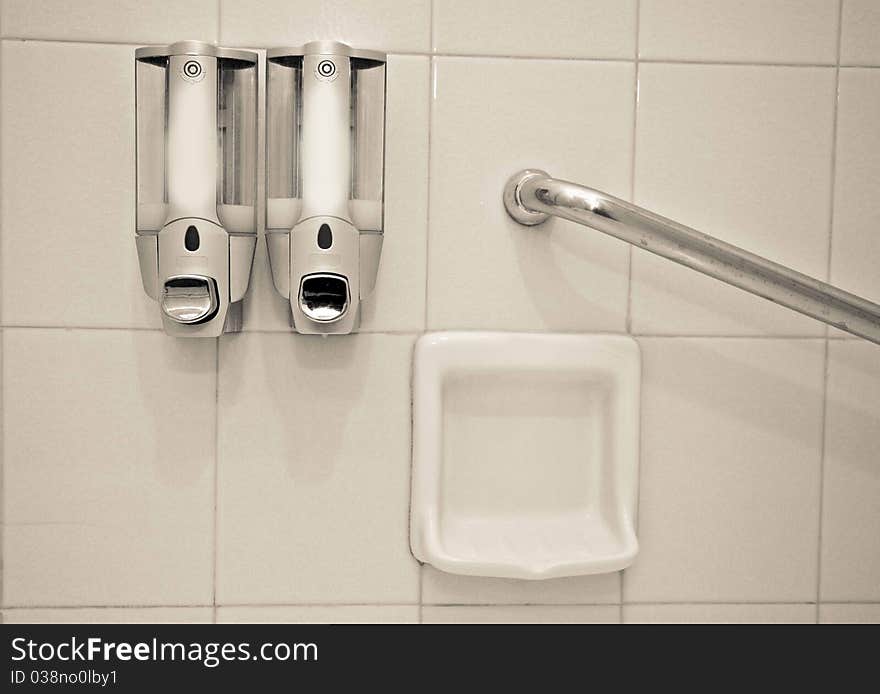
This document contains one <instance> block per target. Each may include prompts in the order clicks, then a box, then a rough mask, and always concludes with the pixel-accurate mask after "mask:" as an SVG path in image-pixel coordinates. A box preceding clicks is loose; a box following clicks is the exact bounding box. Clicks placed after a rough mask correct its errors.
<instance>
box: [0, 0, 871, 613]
mask: <svg viewBox="0 0 880 694" xmlns="http://www.w3.org/2000/svg"><path fill="white" fill-rule="evenodd" d="M530 7H531V6H530V5H529V4H528V3H521V2H518V1H514V2H503V3H502V2H497V1H492V0H481V1H479V2H465V1H464V0H460V1H458V2H453V1H449V0H433V2H432V0H418V1H417V2H412V1H407V2H404V1H403V0H381V1H380V2H372V3H360V2H353V1H352V0H331V1H330V2H319V0H294V1H291V0H284V1H282V0H271V1H268V2H267V1H266V0H261V1H260V2H256V1H245V2H242V1H241V0H239V1H237V2H229V1H227V0H204V1H202V2H191V3H182V4H181V3H178V4H177V5H175V6H173V7H172V6H170V5H168V4H167V3H158V2H149V1H147V2H145V1H143V0H140V1H139V2H129V1H128V0H122V1H114V2H110V1H109V0H83V1H81V2H77V3H59V2H52V1H50V0H37V1H33V0H29V1H28V2H24V0H0V35H2V38H3V41H2V49H0V103H2V106H0V318H2V325H0V331H2V340H0V357H2V369H0V372H2V373H0V378H2V382H0V402H2V405H3V408H2V436H3V441H2V460H3V466H4V467H3V478H4V484H3V518H4V524H3V533H2V535H3V537H2V539H3V547H2V554H3V557H2V559H3V566H4V570H3V579H2V603H0V607H2V608H3V613H2V614H3V619H4V620H5V621H7V622H16V621H145V620H149V621H153V620H156V621H212V620H213V621H220V622H225V621H281V622H358V621H398V622H412V621H419V620H420V619H421V621H425V622H435V621H436V622H442V621H445V622H450V621H451V622H455V621H459V622H461V621H482V622H509V621H535V622H617V621H619V620H620V619H621V615H622V618H623V621H626V622H630V621H666V622H672V621H725V622H738V621H782V622H795V621H815V620H816V619H817V618H818V619H819V620H820V621H823V622H830V621H875V622H876V621H880V612H878V600H880V594H878V592H877V586H880V563H878V561H877V557H878V556H880V547H878V546H877V542H876V538H877V537H878V536H880V532H878V531H880V526H878V518H880V507H878V506H877V504H876V502H875V499H876V498H878V497H880V490H878V489H877V488H876V487H877V481H878V479H880V468H878V465H877V463H878V459H877V455H876V453H875V452H876V451H877V450H880V425H878V421H880V410H878V408H877V405H876V403H877V397H876V395H877V392H878V391H880V357H878V356H877V354H878V353H877V351H876V350H877V348H876V347H874V346H871V345H868V344H867V343H862V342H858V341H855V340H849V339H847V340H841V339H839V338H840V337H841V336H842V333H838V332H837V331H831V333H830V339H829V338H826V334H825V330H824V328H823V327H822V326H820V325H818V324H816V323H813V322H811V321H809V320H808V319H805V318H801V317H799V316H795V315H794V314H791V313H789V312H787V311H784V310H782V309H779V308H777V307H774V306H772V305H769V304H766V303H765V302H761V301H760V300H757V299H753V298H751V297H747V296H743V295H740V294H739V293H737V292H736V291H735V290H728V289H727V288H725V287H723V286H721V285H719V284H717V283H715V282H714V281H712V280H708V279H704V278H701V277H698V276H696V275H693V274H692V273H689V272H688V271H685V270H682V269H680V268H678V267H675V266H670V265H669V264H668V263H665V261H660V260H655V259H653V258H652V257H649V256H647V255H645V254H643V253H641V252H639V251H636V252H634V253H631V252H630V250H629V248H628V247H626V246H625V245H624V244H622V243H620V242H617V241H615V240H613V239H609V238H605V237H602V236H601V235H599V234H598V233H591V232H588V231H585V230H582V229H580V228H578V227H576V226H574V225H572V224H569V223H565V222H562V221H556V222H551V223H549V224H547V225H545V226H544V227H542V228H538V229H531V230H529V229H524V228H521V227H518V226H516V225H515V224H513V223H511V222H510V221H509V220H508V219H507V218H506V216H505V215H504V212H503V210H502V207H501V203H500V190H501V188H502V185H503V182H504V180H505V179H506V178H507V176H509V175H510V174H511V173H513V172H514V171H515V170H517V169H519V168H523V167H526V166H532V167H542V168H546V169H547V170H549V171H551V172H552V173H554V174H555V175H558V176H560V177H563V178H569V179H572V180H576V181H582V182H584V183H586V184H589V185H592V186H595V187H599V188H604V189H606V190H608V191H609V192H611V193H613V194H615V195H618V196H621V197H624V198H627V199H634V200H635V201H636V202H637V203H641V204H645V205H648V206H651V207H653V208H655V209H656V210H657V211H658V212H660V213H663V214H667V215H670V216H673V217H675V218H678V219H680V220H681V221H683V222H685V223H688V224H692V225H694V226H697V227H698V228H700V229H703V230H705V231H708V232H711V233H715V234H717V235H719V236H720V237H722V238H724V239H726V240H728V241H731V242H733V243H737V244H742V245H745V246H747V247H749V248H751V249H753V250H755V251H757V252H759V253H764V254H767V255H769V256H770V257H772V258H775V259H778V260H780V261H782V262H785V263H788V264H791V265H792V266H794V267H796V268H797V269H800V270H802V271H805V272H808V273H811V274H814V275H816V276H818V277H820V278H825V277H827V276H828V275H829V272H830V277H831V279H832V280H833V281H834V282H836V283H839V284H841V285H842V286H844V287H846V288H848V289H851V290H853V291H857V292H862V293H864V294H865V295H867V296H868V298H871V299H874V300H878V299H880V285H878V284H877V272H876V270H875V268H876V266H877V263H878V259H880V256H878V255H877V253H878V248H880V245H878V243H880V242H878V239H880V235H878V234H877V223H876V220H875V218H874V206H875V205H874V202H875V200H876V198H877V195H878V192H880V191H878V188H877V185H876V184H877V180H880V163H878V162H880V155H878V152H880V130H878V128H877V118H874V117H873V114H874V112H876V111H877V110H878V109H880V102H878V93H880V88H878V84H880V83H878V77H877V74H875V73H876V72H877V70H878V69H880V41H878V40H877V36H880V11H878V3H876V2H874V1H873V0H843V2H842V3H840V2H838V0H801V1H796V0H777V1H774V2H757V0H744V1H743V2H737V3H729V2H722V1H721V0H718V1H714V0H712V1H709V0H700V1H699V2H697V1H696V0H639V1H638V2H636V1H634V0H628V1H626V2H608V1H606V0H588V1H580V0H554V1H553V2H549V3H545V4H544V5H543V6H542V7H543V10H542V12H541V13H538V14H537V15H536V14H535V13H534V12H530V11H528V10H529V8H530ZM182 38H199V39H203V40H208V41H219V42H221V43H226V44H232V45H242V46H250V47H269V46H274V45H283V44H288V45H290V44H298V43H302V42H304V41H308V40H311V39H315V38H337V39H341V40H346V41H349V42H351V43H354V44H357V45H360V46H364V47H371V48H378V49H382V50H387V51H389V53H390V54H391V55H390V57H389V68H388V70H389V72H388V75H389V86H388V124H387V127H388V149H387V164H388V170H387V178H386V184H387V189H386V202H387V205H388V208H387V212H388V218H387V221H388V229H387V235H386V242H385V249H384V253H383V259H382V266H381V269H380V276H379V286H378V288H377V292H376V295H375V298H374V299H373V300H371V301H369V302H367V303H366V304H365V306H364V322H363V329H364V331H365V332H367V333H371V334H364V335H360V336H356V337H349V338H337V339H328V340H326V341H323V340H318V339H315V338H306V337H299V336H295V335H291V334H289V332H288V330H287V325H286V315H285V313H284V305H283V302H282V301H281V300H280V299H278V298H276V297H275V296H274V292H273V291H272V289H271V280H270V279H269V277H268V274H267V270H268V268H267V266H266V263H265V257H264V255H263V254H264V253H265V251H264V250H263V247H262V245H261V246H260V248H259V250H258V253H259V254H260V255H258V258H257V262H256V265H255V276H254V281H253V293H252V295H251V297H250V298H249V301H248V304H247V306H246V309H247V310H246V314H245V329H246V331H248V332H246V333H245V334H243V335H237V336H225V337H223V338H222V339H221V340H219V341H205V342H187V341H182V340H173V339H171V338H168V337H166V336H165V335H164V334H162V333H161V332H160V331H159V330H158V327H159V322H158V320H157V309H156V307H155V305H154V304H153V303H151V302H150V301H149V300H148V299H147V298H146V297H145V296H144V295H143V293H142V290H141V288H140V281H139V277H138V273H137V264H136V255H135V251H134V245H133V244H132V243H131V235H132V209H133V205H134V199H133V195H134V192H133V167H134V161H133V145H134V143H133V140H132V131H133V79H132V78H133V70H132V62H131V60H132V49H133V47H134V45H137V44H139V43H147V42H150V43H152V42H156V43H159V42H170V41H174V40H178V39H182ZM24 39H27V40H26V41H25V40H24ZM108 44H116V45H108ZM838 55H839V56H840V57H839V59H838ZM637 56H638V57H637ZM838 62H839V63H840V64H843V65H845V66H861V67H858V68H856V67H852V68H850V67H844V68H843V69H840V70H838V68H837V65H838ZM683 63H688V64H683ZM722 63H735V64H736V65H730V64H722ZM865 66H877V67H873V68H872V67H865ZM838 82H839V98H837V92H838ZM636 107H637V108H636ZM835 131H836V133H835ZM829 252H830V255H829ZM631 256H632V258H631ZM631 260H632V262H630V261H631ZM446 327H459V328H484V329H503V330H508V329H524V330H554V331H555V330H562V331H602V330H607V331H614V332H623V331H627V330H629V331H631V332H632V333H633V334H636V335H638V336H653V337H643V338H642V339H641V343H642V349H643V355H644V359H645V367H644V368H645V373H644V379H645V383H644V400H643V412H642V496H641V503H640V526H639V533H640V540H641V545H642V553H641V555H640V556H639V558H638V559H637V561H636V563H635V565H634V566H633V567H632V568H631V569H628V570H627V571H625V572H624V573H623V574H622V575H621V574H612V575H608V576H596V577H584V578H571V579H558V580H552V581H546V582H525V581H512V580H499V579H480V578H468V577H458V576H451V575H447V574H443V573H441V572H439V571H436V570H434V569H432V568H430V567H421V568H420V567H419V565H418V564H417V562H416V561H415V560H414V559H413V558H412V556H411V555H410V553H409V548H408V508H409V474H410V472H409V465H410V446H411V440H410V438H411V437H410V406H409V388H410V385H409V384H410V368H411V349H412V344H413V341H414V339H415V338H416V337H417V336H418V335H419V334H420V333H421V332H422V331H423V330H424V329H426V328H428V329H436V328H446ZM71 328H76V329H71ZM686 336H691V337H686ZM694 336H703V337H694ZM792 338H793V339H792ZM826 349H827V358H826ZM826 362H827V363H826ZM826 390H827V398H826V395H825V393H826ZM184 422H185V423H186V426H182V425H181V423H184ZM823 441H824V445H823ZM621 605H622V607H621Z"/></svg>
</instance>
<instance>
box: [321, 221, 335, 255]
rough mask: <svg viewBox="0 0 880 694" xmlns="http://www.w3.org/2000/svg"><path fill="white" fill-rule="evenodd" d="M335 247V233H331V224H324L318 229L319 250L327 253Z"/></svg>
mask: <svg viewBox="0 0 880 694" xmlns="http://www.w3.org/2000/svg"><path fill="white" fill-rule="evenodd" d="M332 245H333V232H332V231H330V225H329V224H322V225H321V228H320V229H318V248H320V249H321V250H324V251H326V250H327V249H328V248H330V246H332Z"/></svg>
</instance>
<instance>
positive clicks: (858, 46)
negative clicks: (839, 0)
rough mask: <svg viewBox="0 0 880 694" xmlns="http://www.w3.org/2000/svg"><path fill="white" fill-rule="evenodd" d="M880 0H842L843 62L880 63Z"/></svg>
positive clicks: (841, 50) (841, 57)
mask: <svg viewBox="0 0 880 694" xmlns="http://www.w3.org/2000/svg"><path fill="white" fill-rule="evenodd" d="M878 37H880V2H877V0H843V16H842V18H841V36H840V62H841V63H842V64H843V65H875V66H880V38H878Z"/></svg>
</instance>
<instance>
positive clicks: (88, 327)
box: [2, 323, 162, 333]
mask: <svg viewBox="0 0 880 694" xmlns="http://www.w3.org/2000/svg"><path fill="white" fill-rule="evenodd" d="M2 327H3V328H8V329H10V330H111V331H112V330H116V331H119V330H122V331H125V332H146V333H160V332H162V328H138V327H125V326H117V325H25V324H21V325H17V324H15V323H7V324H4V325H3V326H2Z"/></svg>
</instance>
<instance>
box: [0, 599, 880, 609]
mask: <svg viewBox="0 0 880 694" xmlns="http://www.w3.org/2000/svg"><path fill="white" fill-rule="evenodd" d="M618 604H620V603H616V602H552V603H551V602H469V603H465V602H458V603H454V602H444V603H441V602H436V603H435V602H428V603H425V605H424V606H425V607H616V606H617V605H618ZM815 604H816V603H814V602H813V601H805V600H746V601H743V600H721V601H719V600H673V601H670V600H638V601H630V602H625V603H622V605H623V606H624V607H631V606H639V605H742V606H749V605H815ZM821 604H823V605H880V601H877V600H824V601H822V603H821ZM215 607H216V608H217V609H222V608H284V607H418V603H412V602H322V603H317V602H282V603H221V604H217V605H202V604H186V605H143V604H132V605H125V604H117V605H8V606H6V607H3V608H2V609H3V611H12V610H121V609H130V610H142V609H156V610H160V609H207V608H215Z"/></svg>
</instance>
